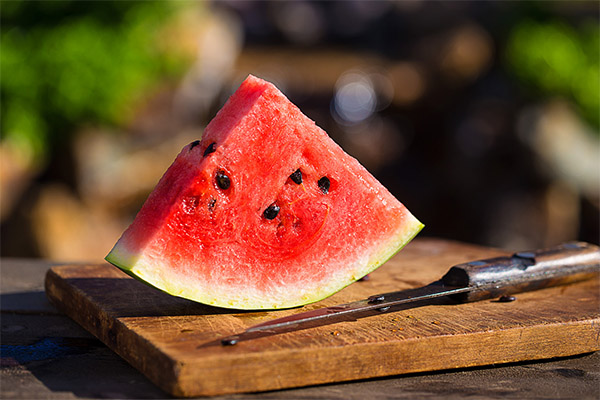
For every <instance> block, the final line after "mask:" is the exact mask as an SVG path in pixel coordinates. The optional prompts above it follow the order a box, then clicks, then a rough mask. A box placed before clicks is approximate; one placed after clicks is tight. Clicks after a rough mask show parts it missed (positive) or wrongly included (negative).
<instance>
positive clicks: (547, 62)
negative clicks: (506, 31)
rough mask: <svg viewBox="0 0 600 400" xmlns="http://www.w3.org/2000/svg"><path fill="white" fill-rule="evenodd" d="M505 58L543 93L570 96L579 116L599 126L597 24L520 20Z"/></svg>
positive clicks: (599, 37)
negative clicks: (575, 25) (575, 26)
mask: <svg viewBox="0 0 600 400" xmlns="http://www.w3.org/2000/svg"><path fill="white" fill-rule="evenodd" d="M506 55H507V59H508V62H509V65H510V67H511V69H512V71H513V72H514V73H515V74H516V75H517V76H518V77H519V78H521V79H522V80H523V81H524V82H525V83H528V84H530V85H531V86H533V87H534V88H535V89H536V90H538V91H540V92H541V93H542V94H544V95H547V94H551V95H560V96H564V97H566V98H569V99H571V100H572V101H574V102H575V104H577V106H578V107H579V111H580V113H581V115H582V116H583V117H584V118H586V119H587V120H588V121H589V122H590V123H591V124H592V125H593V126H594V127H595V128H596V129H598V128H599V127H600V27H599V25H598V22H597V21H588V22H587V23H583V24H582V25H581V26H579V27H578V28H573V27H571V26H568V25H566V24H565V23H563V22H559V21H552V22H536V21H533V20H526V21H523V22H521V23H520V24H519V25H517V26H516V27H515V29H514V30H513V31H512V32H511V35H510V37H509V40H508V44H507V53H506Z"/></svg>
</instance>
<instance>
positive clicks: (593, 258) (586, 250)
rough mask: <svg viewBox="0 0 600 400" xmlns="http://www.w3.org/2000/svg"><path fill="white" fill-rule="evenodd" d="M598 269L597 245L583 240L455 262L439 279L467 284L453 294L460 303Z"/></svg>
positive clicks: (577, 277) (578, 278)
mask: <svg viewBox="0 0 600 400" xmlns="http://www.w3.org/2000/svg"><path fill="white" fill-rule="evenodd" d="M599 272H600V248H599V247H598V246H596V245H593V244H589V243H584V242H570V243H565V244H561V245H560V246H556V247H552V248H548V249H543V250H533V251H522V252H518V253H515V254H513V255H512V256H510V257H496V258H489V259H485V260H479V261H471V262H468V263H464V264H459V265H455V266H454V267H452V268H451V269H450V270H449V271H448V273H446V275H444V276H443V277H442V282H443V283H444V284H445V285H448V286H459V287H464V286H470V287H472V288H473V290H472V291H470V292H468V293H461V294H457V295H455V298H456V299H457V300H458V301H461V302H469V301H477V300H484V299H487V298H495V297H499V296H503V295H510V294H515V293H521V292H526V291H530V290H537V289H542V288H545V287H550V286H558V285H565V284H568V283H572V282H577V281H581V280H585V279H590V278H592V277H594V276H597V274H598V273H599Z"/></svg>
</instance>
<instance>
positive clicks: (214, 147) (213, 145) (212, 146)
mask: <svg viewBox="0 0 600 400" xmlns="http://www.w3.org/2000/svg"><path fill="white" fill-rule="evenodd" d="M215 151H217V143H216V142H212V143H211V144H209V145H208V147H207V148H206V150H204V157H206V156H207V155H209V154H210V153H214V152H215Z"/></svg>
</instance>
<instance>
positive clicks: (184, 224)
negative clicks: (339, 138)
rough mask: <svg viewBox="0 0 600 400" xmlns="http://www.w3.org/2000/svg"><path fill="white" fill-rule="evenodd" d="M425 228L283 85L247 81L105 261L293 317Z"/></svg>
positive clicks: (162, 284)
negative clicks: (299, 308)
mask: <svg viewBox="0 0 600 400" xmlns="http://www.w3.org/2000/svg"><path fill="white" fill-rule="evenodd" d="M422 227H423V225H422V224H421V223H420V222H419V221H418V220H417V219H416V218H415V217H414V216H413V215H411V213H410V212H409V211H408V210H407V209H406V208H405V207H404V206H403V205H402V204H401V203H400V202H399V201H398V200H396V198H394V197H393V196H392V195H391V194H390V193H389V192H388V191H387V190H386V189H385V188H384V187H383V186H382V185H381V184H380V183H379V182H378V181H377V180H376V179H375V178H374V177H373V176H372V175H371V174H369V172H367V170H366V169H365V168H364V167H362V166H361V165H360V164H359V163H358V161H357V160H355V159H354V158H352V157H350V156H349V155H348V154H346V153H344V151H343V150H342V149H341V148H340V147H339V146H338V145H337V144H335V142H333V141H332V140H331V139H330V138H329V136H328V135H327V133H325V131H323V130H322V129H320V128H319V127H317V126H316V125H315V123H314V122H313V121H311V120H310V119H309V118H307V117H306V116H305V115H304V114H302V112H301V111H300V110H299V109H298V108H297V107H296V106H295V105H293V104H292V103H291V102H290V101H289V100H288V99H287V98H286V97H285V96H284V95H283V94H282V93H281V92H280V91H279V90H278V89H277V88H276V87H275V86H273V85H272V84H270V83H268V82H265V81H263V80H261V79H259V78H256V77H253V76H249V77H248V78H247V79H246V80H245V81H244V82H243V83H242V84H241V86H240V87H239V89H238V90H237V91H236V92H235V93H234V94H233V95H232V96H231V98H230V99H229V100H228V101H227V103H226V104H225V105H224V106H223V108H222V109H221V110H220V111H219V112H218V114H217V115H216V116H215V118H214V119H213V120H212V121H211V122H210V124H209V125H208V126H207V127H206V130H205V132H204V135H203V137H202V140H201V141H195V142H193V143H190V144H189V145H187V146H186V147H184V148H183V150H182V151H181V152H180V153H179V155H178V156H177V158H176V159H175V161H174V162H173V164H172V165H171V166H170V167H169V169H168V170H167V172H166V173H165V175H164V176H163V177H162V178H161V180H160V182H159V183H158V185H157V187H156V188H155V189H154V191H153V192H152V193H151V194H150V196H149V197H148V199H147V200H146V202H145V204H144V205H143V207H142V209H141V210H140V212H139V213H138V215H137V216H136V218H135V220H134V221H133V223H132V225H131V226H130V227H129V228H128V229H127V230H126V231H125V232H124V233H123V235H122V237H121V238H120V239H119V241H118V242H117V244H116V245H115V246H114V248H113V249H112V251H111V252H110V253H109V254H108V256H107V257H106V260H107V261H109V262H110V263H112V264H114V265H116V266H117V267H119V268H121V269H122V270H124V271H125V272H127V273H129V274H130V275H132V276H134V277H136V278H138V279H141V280H142V281H145V282H146V283H149V284H150V285H153V286H155V287H157V288H159V289H161V290H163V291H165V292H167V293H170V294H172V295H175V296H180V297H184V298H187V299H191V300H194V301H198V302H201V303H205V304H211V305H215V306H219V307H226V308H236V309H276V308H289V307H295V306H299V305H304V304H308V303H311V302H315V301H317V300H320V299H323V298H325V297H327V296H330V295H331V294H333V293H335V292H337V291H339V290H340V289H342V288H344V287H345V286H347V285H349V284H351V283H352V282H354V281H356V280H358V279H360V278H362V277H363V276H365V275H366V274H368V273H370V272H371V271H373V270H374V269H375V268H377V267H378V266H380V265H381V264H383V263H384V262H385V261H386V260H387V259H389V258H390V257H391V256H392V255H394V254H395V253H396V252H397V251H399V250H400V249H401V248H402V247H403V246H404V245H405V244H406V243H408V242H409V241H410V240H411V239H412V238H413V237H414V236H415V235H416V234H417V233H418V232H419V231H420V230H421V228H422Z"/></svg>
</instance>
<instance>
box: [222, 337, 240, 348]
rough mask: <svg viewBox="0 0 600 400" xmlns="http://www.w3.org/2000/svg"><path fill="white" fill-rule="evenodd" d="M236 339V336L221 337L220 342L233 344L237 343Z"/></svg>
mask: <svg viewBox="0 0 600 400" xmlns="http://www.w3.org/2000/svg"><path fill="white" fill-rule="evenodd" d="M237 342H238V340H237V339H236V338H225V339H221V344H222V345H223V346H233V345H234V344H237Z"/></svg>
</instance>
